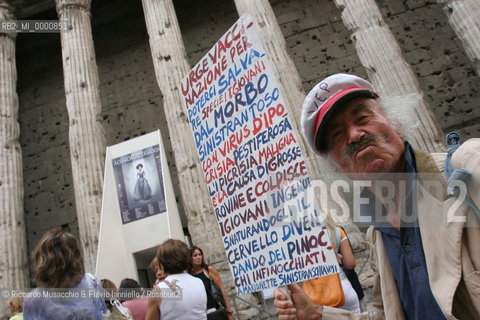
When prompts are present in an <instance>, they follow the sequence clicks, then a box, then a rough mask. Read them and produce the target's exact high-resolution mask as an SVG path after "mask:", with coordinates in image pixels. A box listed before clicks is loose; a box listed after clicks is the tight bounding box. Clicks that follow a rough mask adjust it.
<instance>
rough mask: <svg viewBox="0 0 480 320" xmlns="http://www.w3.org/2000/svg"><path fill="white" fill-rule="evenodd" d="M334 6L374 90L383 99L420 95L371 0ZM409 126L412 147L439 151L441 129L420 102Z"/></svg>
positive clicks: (342, 1)
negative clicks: (340, 16) (412, 128)
mask: <svg viewBox="0 0 480 320" xmlns="http://www.w3.org/2000/svg"><path fill="white" fill-rule="evenodd" d="M335 3H336V5H337V6H338V7H339V8H341V9H342V19H343V22H344V24H345V25H346V26H347V27H348V29H349V30H351V31H352V38H353V40H354V42H355V47H356V49H357V54H358V57H359V58H360V60H361V62H362V64H363V66H364V67H365V68H366V70H367V73H368V76H369V79H370V80H371V81H372V82H373V84H374V86H375V88H376V89H377V91H378V92H379V93H380V94H381V95H383V96H397V95H398V96H406V95H408V94H418V95H421V94H422V92H421V90H420V86H419V84H418V80H417V78H416V76H415V74H414V72H413V71H412V68H411V66H410V65H409V64H408V63H407V62H406V60H405V58H404V56H403V53H402V51H401V49H400V46H399V45H398V43H397V41H396V39H395V37H394V36H393V34H392V32H391V31H390V29H389V28H388V26H387V25H386V24H385V22H384V20H383V17H382V14H381V13H380V9H379V8H378V6H377V4H376V2H375V0H365V1H356V0H335ZM387 107H388V106H387ZM411 123H416V124H417V125H416V126H415V128H414V130H412V131H413V132H412V139H411V140H413V141H412V142H413V145H414V147H415V148H420V149H423V150H428V151H435V150H436V151H438V150H443V148H442V147H441V144H442V142H443V137H442V134H441V130H440V128H439V126H438V124H437V122H436V121H435V118H434V116H433V114H432V112H431V110H430V107H429V106H428V105H427V103H426V102H425V101H424V100H423V99H420V100H419V103H418V107H417V108H415V110H413V113H412V119H411Z"/></svg>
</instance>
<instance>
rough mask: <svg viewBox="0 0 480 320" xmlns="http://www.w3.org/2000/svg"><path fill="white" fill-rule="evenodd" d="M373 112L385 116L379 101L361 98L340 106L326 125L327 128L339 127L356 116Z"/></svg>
mask: <svg viewBox="0 0 480 320" xmlns="http://www.w3.org/2000/svg"><path fill="white" fill-rule="evenodd" d="M365 111H371V112H375V113H376V114H380V115H382V116H383V115H384V113H383V109H382V108H381V106H380V104H379V103H378V102H377V100H375V99H372V98H367V97H359V98H355V99H352V100H350V101H348V102H346V103H345V104H343V105H342V106H339V107H338V108H337V109H336V110H335V111H334V113H333V114H332V116H331V117H330V119H328V121H327V123H326V128H331V127H332V126H335V125H339V124H341V123H342V122H344V121H345V120H346V119H348V118H352V117H355V116H356V115H358V114H360V113H362V112H365Z"/></svg>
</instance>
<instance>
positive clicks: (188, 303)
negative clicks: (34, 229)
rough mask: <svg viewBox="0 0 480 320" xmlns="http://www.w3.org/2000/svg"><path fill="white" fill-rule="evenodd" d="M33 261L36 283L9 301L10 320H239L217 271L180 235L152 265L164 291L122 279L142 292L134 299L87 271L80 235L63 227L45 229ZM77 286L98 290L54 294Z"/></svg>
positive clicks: (126, 285) (160, 248) (123, 286)
mask: <svg viewBox="0 0 480 320" xmlns="http://www.w3.org/2000/svg"><path fill="white" fill-rule="evenodd" d="M198 253H200V255H199V254H198ZM32 262H33V265H34V267H33V271H34V282H35V285H36V288H35V289H33V290H32V291H30V292H29V293H28V294H27V295H26V298H25V299H24V300H18V299H15V300H10V301H9V307H10V310H11V312H12V314H13V316H12V317H11V318H10V319H11V320H23V319H26V320H30V319H31V320H47V319H56V320H63V319H65V320H82V319H85V320H87V319H88V320H94V319H95V320H101V319H111V320H121V319H127V320H153V319H162V320H169V319H170V320H173V319H186V320H197V319H198V320H204V319H205V320H206V319H208V320H217V319H218V320H222V319H223V320H233V319H235V316H234V315H233V312H232V310H231V306H230V301H229V299H228V295H227V293H226V290H225V288H224V286H223V283H222V280H221V278H220V275H219V273H218V271H217V270H216V269H215V268H214V267H212V266H208V265H207V264H206V263H205V261H204V260H203V254H202V250H201V249H200V248H198V247H194V248H192V249H189V248H188V247H187V245H186V244H185V243H184V242H183V241H180V240H176V239H168V240H166V241H165V242H163V243H162V244H160V245H159V246H158V247H157V252H156V256H155V257H154V258H153V260H152V263H151V264H150V266H149V267H150V268H151V270H152V271H153V272H154V274H155V277H156V280H155V283H154V284H153V289H154V290H159V292H160V294H159V295H157V296H156V298H155V299H151V297H148V298H147V297H146V295H143V293H144V292H145V291H144V290H143V288H142V287H141V286H140V284H139V283H138V282H137V281H136V280H135V279H130V278H125V279H123V280H122V281H121V283H120V285H119V287H118V289H121V290H130V291H131V292H132V291H135V292H137V293H138V294H136V295H133V294H130V295H131V296H134V297H135V298H133V299H128V300H123V299H121V300H119V299H117V298H115V291H116V290H117V286H116V285H115V283H114V282H113V281H111V280H109V279H101V280H99V279H97V277H96V276H95V275H93V274H90V273H86V272H85V270H84V267H83V258H82V254H81V251H80V246H79V244H78V241H77V239H76V238H75V237H74V236H73V235H72V234H70V233H68V232H65V231H62V230H57V229H54V230H50V231H48V232H47V233H45V235H44V236H43V237H42V239H41V240H40V241H39V243H38V244H37V246H36V247H35V249H34V250H33V252H32ZM200 273H202V275H200ZM212 288H216V290H218V292H221V296H222V299H221V300H218V301H217V300H216V299H217V298H216V296H215V294H214V293H212ZM76 289H78V290H80V291H78V292H86V291H81V290H82V289H84V290H89V289H90V290H96V292H97V293H98V294H95V295H92V296H88V297H85V296H79V297H78V298H68V296H67V298H65V297H66V295H65V294H63V295H62V298H61V299H58V296H56V295H55V292H60V291H61V292H65V290H66V291H68V290H70V291H74V290H76ZM51 290H54V291H51ZM55 290H56V291H55ZM162 290H163V291H164V292H161V291H162ZM72 297H73V295H72ZM75 297H76V296H75ZM158 297H160V298H158ZM109 298H110V299H109Z"/></svg>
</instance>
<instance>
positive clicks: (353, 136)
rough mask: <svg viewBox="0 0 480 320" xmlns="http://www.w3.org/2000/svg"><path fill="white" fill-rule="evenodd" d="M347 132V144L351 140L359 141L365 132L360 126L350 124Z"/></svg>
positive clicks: (351, 141)
mask: <svg viewBox="0 0 480 320" xmlns="http://www.w3.org/2000/svg"><path fill="white" fill-rule="evenodd" d="M347 134H348V144H350V143H353V142H358V141H360V140H361V139H362V137H363V136H365V134H366V133H365V131H364V130H363V128H362V127H360V126H355V125H351V126H349V127H348V130H347Z"/></svg>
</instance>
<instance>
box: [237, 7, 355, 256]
mask: <svg viewBox="0 0 480 320" xmlns="http://www.w3.org/2000/svg"><path fill="white" fill-rule="evenodd" d="M234 1H235V6H236V7H237V11H238V14H239V15H242V14H244V13H250V14H251V15H252V17H253V20H254V22H255V26H256V30H257V32H258V34H259V36H260V38H261V39H262V42H263V46H264V49H265V53H266V55H267V56H268V59H269V60H270V62H271V64H272V67H273V69H274V70H273V72H274V74H275V75H276V77H277V79H278V81H279V82H280V86H281V88H280V90H281V92H282V93H283V95H284V97H285V99H286V102H287V104H288V105H287V110H288V113H289V115H290V119H291V120H292V122H293V125H294V128H295V131H296V133H297V137H299V138H300V137H301V140H299V141H298V142H299V144H300V147H301V149H302V153H303V155H304V157H305V163H306V164H307V167H308V172H309V174H310V177H311V178H312V179H313V180H316V179H320V180H323V181H326V182H327V183H331V182H332V178H331V177H327V175H329V172H328V170H329V169H331V168H332V167H331V166H326V163H325V161H326V160H325V159H322V158H321V157H318V156H316V155H314V154H313V153H312V152H311V151H310V149H309V148H308V147H306V144H305V142H304V140H303V135H302V134H301V127H300V114H301V110H302V105H303V100H304V99H305V92H304V91H303V86H302V81H301V78H300V75H299V73H298V71H297V68H296V66H295V63H294V62H293V59H292V58H291V57H290V55H289V54H288V51H287V44H286V42H285V38H284V37H283V34H282V31H281V30H280V26H279V24H278V21H277V18H276V17H275V14H274V12H273V9H272V6H271V5H270V2H269V1H268V0H234ZM318 80H319V81H320V80H321V79H318ZM314 185H315V182H314ZM319 203H320V206H321V208H322V210H324V211H327V212H328V211H329V209H330V210H331V209H333V207H332V206H331V205H330V206H328V205H327V204H325V203H322V202H321V201H320V200H319ZM337 222H338V221H337ZM342 222H343V223H342V225H343V226H344V227H345V228H346V229H348V231H349V232H350V236H351V239H352V245H353V246H354V247H355V248H356V247H358V246H360V244H361V242H362V239H363V237H362V235H361V233H360V231H359V229H358V228H357V227H356V226H355V225H354V224H353V223H352V220H351V215H350V218H349V219H347V220H345V219H343V220H342Z"/></svg>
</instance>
